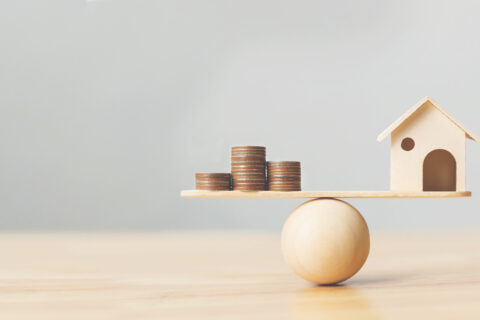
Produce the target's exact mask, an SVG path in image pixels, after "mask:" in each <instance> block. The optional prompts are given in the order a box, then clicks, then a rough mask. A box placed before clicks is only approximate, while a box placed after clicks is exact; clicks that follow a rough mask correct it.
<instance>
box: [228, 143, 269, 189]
mask: <svg viewBox="0 0 480 320" xmlns="http://www.w3.org/2000/svg"><path fill="white" fill-rule="evenodd" d="M265 157H266V151H265V147H258V146H238V147H232V186H233V190H238V191H260V190H265V183H266V176H265Z"/></svg>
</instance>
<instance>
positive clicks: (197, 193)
mask: <svg viewBox="0 0 480 320" xmlns="http://www.w3.org/2000/svg"><path fill="white" fill-rule="evenodd" d="M180 195H181V196H182V197H184V198H231V199H234V198H243V199H246V198H277V199H280V198H465V197H471V196H472V192H471V191H458V192H457V191H423V192H412V191H390V190H381V191H207V190H183V191H181V193H180Z"/></svg>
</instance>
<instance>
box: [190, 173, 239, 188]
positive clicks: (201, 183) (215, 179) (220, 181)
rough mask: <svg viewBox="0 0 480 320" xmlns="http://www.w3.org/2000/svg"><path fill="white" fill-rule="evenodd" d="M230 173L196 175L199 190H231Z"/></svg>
mask: <svg viewBox="0 0 480 320" xmlns="http://www.w3.org/2000/svg"><path fill="white" fill-rule="evenodd" d="M231 180H232V179H231V175H230V173H196V174H195V183H196V188H197V190H210V191H220V190H231V186H232V184H231Z"/></svg>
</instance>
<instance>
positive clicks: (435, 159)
mask: <svg viewBox="0 0 480 320" xmlns="http://www.w3.org/2000/svg"><path fill="white" fill-rule="evenodd" d="M456 189H457V162H456V161H455V158H454V157H453V155H452V154H451V153H450V152H448V151H447V150H443V149H437V150H433V151H432V152H430V153H429V154H427V156H426V157H425V160H424V161H423V191H456Z"/></svg>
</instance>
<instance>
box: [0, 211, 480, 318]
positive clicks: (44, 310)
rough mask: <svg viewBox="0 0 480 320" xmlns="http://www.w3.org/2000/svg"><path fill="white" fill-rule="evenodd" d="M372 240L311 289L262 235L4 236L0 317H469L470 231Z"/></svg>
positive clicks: (473, 298) (476, 240) (478, 292)
mask: <svg viewBox="0 0 480 320" xmlns="http://www.w3.org/2000/svg"><path fill="white" fill-rule="evenodd" d="M165 210H168V209H165ZM414 224H415V222H414V221H412V225H414ZM371 240H372V244H373V245H372V249H371V253H370V257H369V259H368V260H367V262H366V264H365V266H364V267H363V268H362V269H361V270H360V271H359V272H358V274H356V275H355V276H354V277H352V278H351V279H349V280H348V281H346V282H345V283H343V285H341V286H331V287H322V286H313V285H311V284H309V283H307V282H305V281H303V280H302V279H300V278H299V277H297V276H296V275H295V274H294V273H293V272H292V271H291V270H290V269H289V268H288V266H287V265H286V264H285V263H284V261H283V258H282V255H281V251H280V249H279V246H280V243H279V236H278V234H275V233H273V232H269V233H267V232H265V233H260V232H253V231H250V232H240V231H232V230H230V231H225V232H221V231H216V232H206V231H202V232H185V231H184V232H180V233H175V232H163V233H162V232H145V233H138V232H137V233H128V232H109V233H105V232H84V233H81V232H70V233H65V232H50V233H38V232H37V233H32V232H15V233H9V232H5V231H4V232H2V233H1V234H0V252H2V265H1V271H0V281H1V288H2V289H1V290H0V319H2V320H8V319H15V320H23V319H25V320H27V319H48V320H64V319H68V320H83V319H95V320H103V319H105V320H111V319H175V320H190V319H195V320H198V319H209V320H210V319H214V320H220V319H221V320H238V319H262V320H268V319H275V320H283V319H285V320H291V319H480V308H479V307H478V302H479V301H480V232H479V230H478V229H473V230H472V231H471V232H467V231H465V230H462V231H457V232H432V231H429V232H425V231H423V232H416V233H414V232H407V233H398V232H392V231H389V232H387V233H383V234H378V233H374V234H372V238H371Z"/></svg>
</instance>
